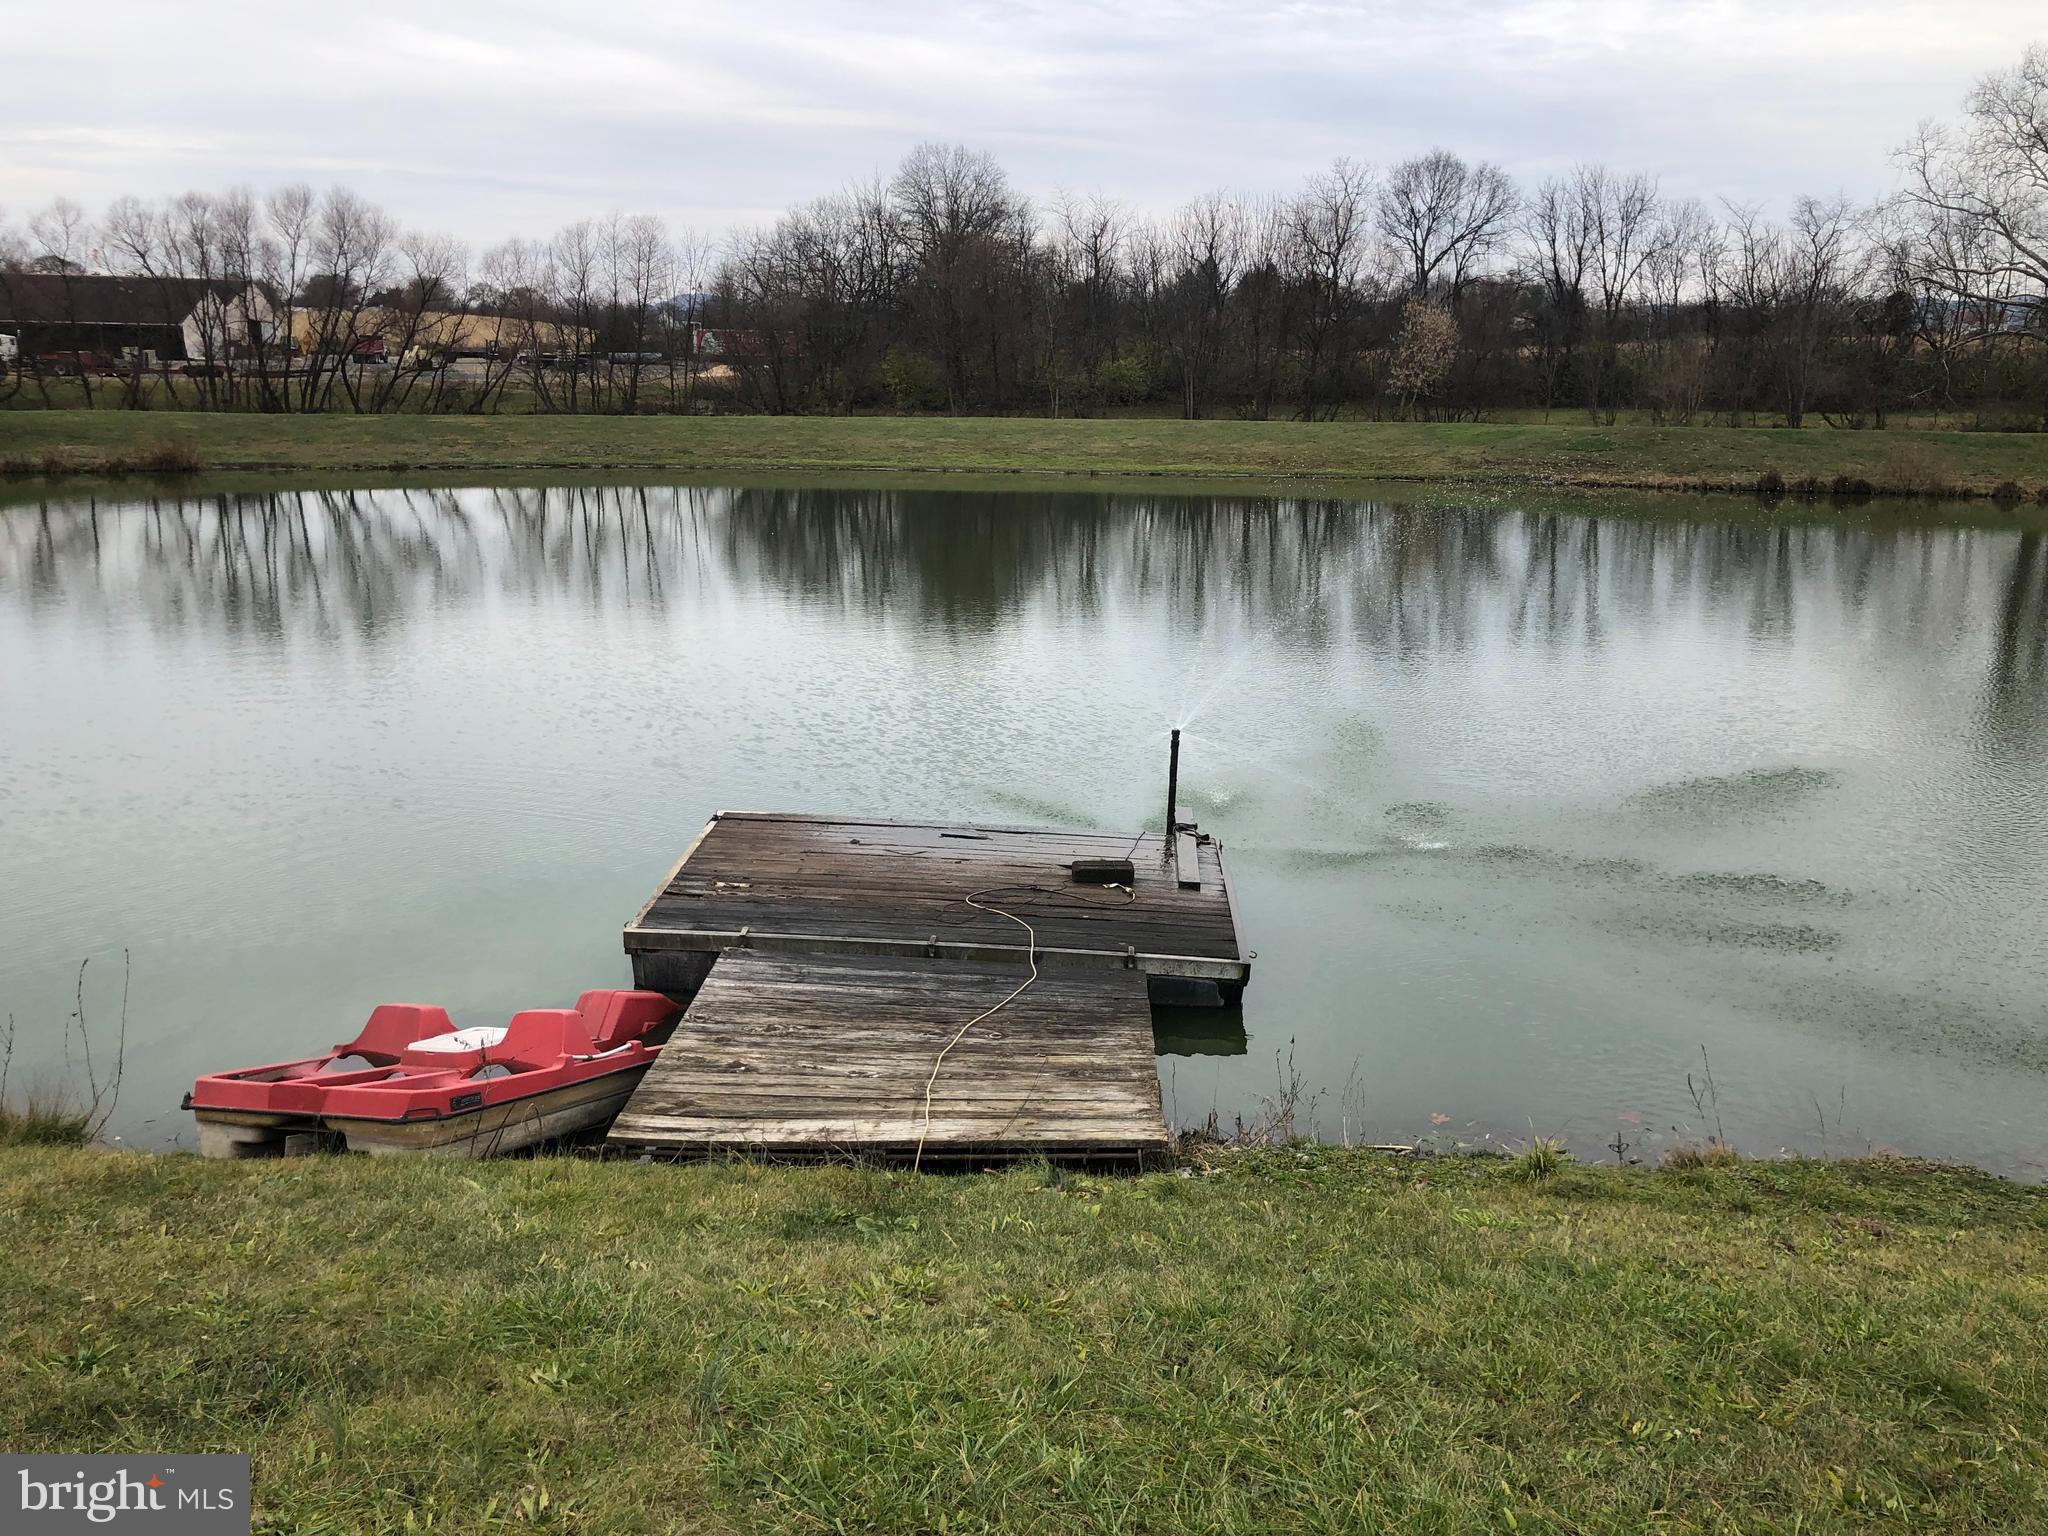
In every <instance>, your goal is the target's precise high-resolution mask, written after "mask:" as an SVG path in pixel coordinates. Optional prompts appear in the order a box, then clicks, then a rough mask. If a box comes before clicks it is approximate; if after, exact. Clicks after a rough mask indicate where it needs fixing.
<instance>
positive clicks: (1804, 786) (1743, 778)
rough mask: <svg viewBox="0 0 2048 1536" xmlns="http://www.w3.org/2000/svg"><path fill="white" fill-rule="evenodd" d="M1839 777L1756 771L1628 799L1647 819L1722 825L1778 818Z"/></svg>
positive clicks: (1809, 771) (1656, 787) (1815, 771)
mask: <svg viewBox="0 0 2048 1536" xmlns="http://www.w3.org/2000/svg"><path fill="white" fill-rule="evenodd" d="M1834 783H1835V775H1834V774H1832V773H1830V772H1828V771H1827V770H1826V769H1824V768H1796V767H1795V768H1751V769H1748V770H1746V771H1745V772H1742V773H1723V774H1708V775H1704V776H1701V777H1698V778H1690V779H1679V780H1677V781H1675V782H1673V783H1670V784H1653V785H1651V786H1650V787H1649V788H1648V789H1644V790H1638V791H1637V792H1636V793H1635V794H1634V795H1632V796H1630V797H1629V804H1630V805H1631V806H1632V807H1634V808H1635V809H1636V810H1637V811H1640V812H1642V813H1644V814H1646V815H1649V816H1654V817H1658V818H1660V819H1665V820H1673V821H1722V820H1731V819H1734V818H1738V817H1742V818H1750V817H1757V816H1775V815H1782V814H1783V813H1785V812H1787V811H1789V810H1791V809H1793V808H1794V807H1795V806H1797V805H1798V804H1799V803H1800V802H1802V801H1804V800H1806V799H1808V798H1810V797H1812V796H1814V795H1818V794H1819V793H1821V792H1822V791H1823V790H1826V789H1829V788H1832V787H1833V785H1834Z"/></svg>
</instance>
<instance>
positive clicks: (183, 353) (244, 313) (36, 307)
mask: <svg viewBox="0 0 2048 1536" xmlns="http://www.w3.org/2000/svg"><path fill="white" fill-rule="evenodd" d="M276 324H277V309H276V305H275V303H274V301H273V300H272V298H271V296H270V294H269V292H268V290H266V289H265V288H264V287H263V286H262V285H261V284H260V283H250V282H240V281H233V280H216V279H205V278H185V277H166V278H157V277H103V276H98V275H92V274H71V273H58V272H0V334H5V335H8V336H12V337H14V338H15V343H16V348H17V349H18V351H19V352H20V355H21V357H22V358H23V359H24V360H26V359H28V358H31V357H44V358H53V359H62V360H67V361H68V360H72V359H77V358H92V359H100V360H112V359H116V358H120V357H123V356H135V355H145V356H144V360H145V361H148V360H151V359H153V360H154V361H157V362H207V363H218V362H225V361H228V360H229V359H232V358H236V357H242V356H246V355H247V354H248V353H250V352H252V351H254V350H255V349H256V348H258V347H260V346H261V345H263V344H264V343H265V342H267V341H271V340H273V339H274V338H275V328H276Z"/></svg>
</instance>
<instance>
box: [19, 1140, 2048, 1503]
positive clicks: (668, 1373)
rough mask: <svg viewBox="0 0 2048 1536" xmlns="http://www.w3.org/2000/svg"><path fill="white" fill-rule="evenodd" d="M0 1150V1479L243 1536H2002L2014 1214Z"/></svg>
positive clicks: (2038, 1426) (1894, 1191) (2035, 1356)
mask: <svg viewBox="0 0 2048 1536" xmlns="http://www.w3.org/2000/svg"><path fill="white" fill-rule="evenodd" d="M1215 1156H1216V1158H1218V1159H1220V1160H1221V1161H1220V1162H1219V1163H1218V1164H1217V1165H1216V1167H1217V1171H1203V1170H1200V1169H1196V1170H1190V1171H1189V1172H1187V1173H1162V1174H1157V1175H1151V1176H1147V1177H1143V1178H1137V1179H1118V1180H1096V1179H1083V1178H1077V1177H1063V1176H1060V1175H1056V1174H1054V1173H1052V1172H1049V1171H1047V1170H1044V1169H1036V1170H1033V1169H1026V1170H1021V1171H1017V1172H1012V1173H1009V1174H1005V1175H1000V1176H993V1175H992V1176H966V1177H943V1176H942V1177H929V1176H928V1177H923V1178H918V1177H912V1176H907V1175H901V1174H891V1173H886V1172H881V1171H875V1170H864V1169H823V1170H771V1169H764V1168H757V1167H751V1166H744V1165H729V1166H716V1167H695V1168H691V1167H664V1166H641V1165H634V1164H630V1163H594V1162H590V1161H584V1160H574V1159H566V1158H545V1159H539V1160H532V1161H514V1162H501V1163H494V1164H484V1165H477V1166H469V1165H455V1164H446V1163H435V1164H429V1163H404V1162H402V1163H389V1162H383V1161H376V1162H372V1161H369V1160H366V1159H342V1158H328V1159H310V1160H304V1161H292V1162H283V1163H269V1164H249V1163H240V1164H221V1163H206V1162H202V1161H199V1160H197V1159H194V1158H190V1157H151V1156H145V1155H139V1154H132V1153H120V1152H106V1151H77V1150H72V1151H51V1150H43V1149H27V1148H17V1149H13V1150H7V1151H0V1221H4V1223H5V1227H6V1230H7V1232H8V1234H9V1241H8V1242H7V1244H6V1245H5V1247H4V1249H0V1294H4V1295H5V1296H6V1297H7V1298H8V1301H7V1306H6V1308H5V1310H4V1312H0V1444H4V1445H6V1446H7V1447H8V1448H9V1449H11V1450H15V1451H43V1450H60V1449H61V1450H68V1451H87V1450H97V1449H117V1448H118V1449H127V1448H133V1449H175V1450H183V1451H197V1450H211V1449H220V1450H228V1449H242V1450H249V1451H252V1452H253V1453H254V1456H255V1493H256V1506H257V1516H258V1528H259V1529H261V1530H295V1531H297V1530H304V1531H316V1530H317V1531H335V1532H356V1531H384V1530H392V1531H396V1530H414V1529H420V1530H433V1531H451V1532H453V1531H484V1530H494V1529H500V1528H505V1527H511V1526H519V1525H533V1526H540V1527H550V1526H551V1527H556V1528H560V1529H564V1530H584V1531H592V1532H605V1533H611V1532H638V1531H671V1530H689V1531H697V1530H709V1531H789V1532H810V1531H841V1530H846V1531H862V1530H886V1531H898V1530H902V1531H961V1532H965V1531H980V1530H1016V1531H1028V1532H1034V1533H1037V1532H1049V1531H1060V1532H1068V1531H1087V1532H1126V1531H1128V1532H1137V1531H1180V1530H1199V1531H1205V1532H1211V1531H1214V1532H1260V1533H1265V1532H1275V1531H1294V1530H1303V1531H1331V1532H1336V1531H1345V1532H1350V1531H1372V1530H1383V1529H1397V1530H1402V1531H1415V1532H1425V1531H1430V1532H1433V1531H1506V1530H1518V1531H1525V1532H1526V1531H1545V1532H1592V1531H1614V1532H1622V1531H1627V1532H1636V1531H1650V1530H1655V1531H1715V1532H1723V1531H1725V1532H1734V1531H1743V1532H1761V1531H1786V1532H1790V1531H1801V1532H1826V1531H1867V1530H1871V1529H1879V1528H1887V1527H1897V1528H1900V1529H1907V1528H1910V1529H1914V1530H1938V1531H1963V1530H1982V1531H1990V1530H2000V1531H2012V1530H2023V1529H2030V1530H2040V1529H2048V1196H2044V1194H2043V1192H2041V1191H2038V1190H2027V1189H2021V1188H2018V1187H2015V1186H2012V1185H2009V1184H2003V1183H2000V1182H1998V1181H1996V1180H1993V1179H1990V1178H1987V1177H1983V1176H1979V1175H1973V1174H1966V1173H1960V1172H1952V1171H1945V1170H1937V1169H1929V1168H1918V1167H1906V1166H1902V1165H1892V1164H1879V1163H1859V1164H1832V1165H1830V1164H1817V1163H1763V1164H1747V1165H1742V1166H1739V1167H1735V1168H1713V1169H1700V1170H1695V1171H1690V1172H1672V1171H1663V1172H1656V1173H1651V1172H1645V1171H1641V1170H1629V1171H1621V1170H1612V1169H1610V1170H1605V1171H1599V1170H1589V1169H1578V1168H1573V1167H1570V1166H1567V1167H1566V1168H1565V1170H1564V1171H1563V1172H1561V1173H1559V1174H1557V1175H1556V1176H1554V1177H1551V1178H1548V1179H1545V1180H1537V1181H1531V1180H1529V1179H1527V1178H1526V1177H1524V1176H1522V1175H1520V1174H1518V1171H1517V1169H1516V1168H1515V1167H1514V1166H1513V1165H1512V1164H1508V1163H1505V1162H1487V1163H1483V1164H1482V1163H1479V1162H1473V1161H1463V1160H1458V1161H1451V1160H1445V1161H1425V1162H1415V1161H1400V1160H1396V1159H1393V1158H1388V1157H1381V1156H1377V1155H1370V1154H1357V1153H1345V1152H1340V1151H1334V1150H1329V1149H1304V1150H1299V1151H1297V1150H1293V1149H1289V1150H1284V1151H1277V1152H1264V1153H1235V1154H1222V1153H1218V1154H1215Z"/></svg>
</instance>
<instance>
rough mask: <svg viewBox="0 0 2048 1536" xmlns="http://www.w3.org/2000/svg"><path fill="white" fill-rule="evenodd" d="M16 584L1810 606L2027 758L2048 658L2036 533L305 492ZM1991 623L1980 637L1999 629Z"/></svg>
mask: <svg viewBox="0 0 2048 1536" xmlns="http://www.w3.org/2000/svg"><path fill="white" fill-rule="evenodd" d="M0 583H4V585H5V589H6V590H8V591H9V592H10V593H12V594H14V595H15V596H16V597H17V598H18V599H19V600H20V601H22V602H23V603H25V604H26V605H27V606H28V608H29V609H30V610H31V611H33V610H35V609H37V608H40V607H43V606H47V605H50V604H64V605H67V606H73V607H78V606H82V607H84V608H85V609H87V610H89V611H93V612H98V613H102V614H114V613H119V612H123V611H125V610H126V609H127V608H129V607H130V606H131V605H135V606H140V607H141V608H142V610H143V611H145V612H146V613H147V614H148V615H149V618H150V621H151V622H152V624H154V625H156V626H157V627H159V628H160V629H162V630H164V631H166V632H171V631H177V630H180V629H184V628H198V629H211V630H216V631H218V632H221V633H224V634H229V635H233V636H235V637H237V638H245V639H248V640H251V641H254V642H264V641H273V642H276V643H280V644H283V643H287V642H289V641H291V640H293V639H296V638H301V637H304V638H310V639H314V640H319V639H322V638H333V637H338V636H340V635H342V634H349V635H353V636H355V637H357V638H359V639H360V640H362V641H363V642H365V643H370V644H397V643H402V642H403V640H404V636H405V633H406V630H407V627H408V625H409V624H410V623H411V621H412V620H413V619H415V618H416V617H417V616H418V615H419V613H420V612H421V611H422V610H426V609H432V610H436V611H440V610H445V609H447V608H449V607H450V606H459V605H462V604H465V603H474V602H481V601H484V600H487V599H493V598H496V599H503V598H519V597H538V596H542V595H549V596H574V597H576V598H578V599H579V600H580V601H582V602H585V603H588V604H608V605H617V606H620V607H634V608H640V607H644V608H650V609H656V610H659V609H663V608H666V607H668V606H669V605H671V604H674V603H678V602H685V603H687V602H690V601H692V600H695V599H701V598H703V597H704V596H705V595H706V594H707V592H709V591H712V590H737V591H740V592H760V591H775V592H778V593H783V594H793V595H796V596H798V597H800V598H801V599H802V600H803V601H805V602H807V603H813V604H823V605H828V606H836V607H838V608H841V609H843V610H845V611H849V612H861V613H866V614H870V615H878V616H887V617H889V618H892V619H895V620H900V621H904V622H909V623H914V624H919V625H926V626H933V627H937V628H941V629H945V630H957V631H963V632H980V633H989V632H994V631H997V630H999V629H1001V628H1002V626H1003V625H1004V624H1005V623H1007V622H1009V621H1010V620H1012V619H1013V618H1014V617H1015V616H1016V615H1017V614H1018V613H1019V612H1020V611H1021V610H1022V609H1023V608H1025V607H1026V606H1027V605H1030V606H1043V607H1046V608H1048V609H1049V610H1050V611H1051V612H1053V613H1055V614H1057V615H1062V616H1071V617H1074V618H1076V619H1080V620H1086V619H1088V618H1090V617H1092V616H1095V615H1098V614H1100V613H1101V611H1102V609H1103V605H1104V604H1105V602H1106V601H1109V600H1110V599H1111V597H1112V595H1113V594H1118V593H1122V594H1130V593H1144V594H1148V595H1152V596H1156V597H1159V598H1163V599H1165V600H1167V601H1169V602H1170V603H1171V605H1172V607H1173V611H1174V613H1175V616H1176V619H1177V621H1179V622H1181V623H1183V624H1184V625H1185V626H1186V627H1188V628H1190V629H1200V628H1203V627H1204V626H1205V625H1206V624H1207V623H1208V622H1209V621H1211V620H1212V619H1213V618H1215V617H1216V616H1217V615H1219V614H1221V615H1227V616H1229V617H1230V618H1231V619H1232V620H1233V621H1234V623H1235V625H1236V626H1237V627H1238V628H1240V629H1242V630H1243V631H1244V632H1246V633H1249V634H1258V633H1262V632H1271V633H1276V634H1283V635H1284V636H1285V637H1286V639H1287V641H1288V643H1289V644H1290V645H1306V646H1327V645H1331V644H1334V643H1360V642H1362V643H1365V644H1367V645H1369V646H1372V647H1373V648H1374V649H1375V650H1376V651H1378V652H1379V653H1381V654H1383V655H1385V656H1386V657H1388V658H1390V659H1393V660H1395V661H1399V660H1400V659H1402V658H1412V657H1418V656H1429V657H1441V656H1442V655H1444V654H1446V653H1461V652H1470V651H1472V650H1473V649H1475V648H1476V647H1477V646H1479V645H1480V644H1481V643H1482V641H1483V639H1484V637H1485V636H1486V635H1487V634H1488V633H1490V632H1493V631H1495V630H1498V631H1499V632H1500V633H1501V634H1502V635H1503V636H1504V637H1505V638H1506V639H1508V640H1510V641H1512V642H1514V643H1517V644H1539V645H1546V646H1551V647H1572V648H1590V649H1598V648H1599V647H1601V646H1602V645H1604V644H1606V643H1607V642H1608V640H1609V638H1610V630H1611V625H1612V622H1613V619H1614V618H1615V617H1616V616H1617V615H1621V616H1626V617H1632V618H1635V619H1637V620H1641V619H1643V618H1645V617H1647V616H1651V615H1654V614H1656V613H1659V612H1670V611H1672V610H1674V609H1676V610H1680V611H1686V610H1691V611H1697V610H1699V609H1702V608H1708V607H1711V608H1713V609H1714V610H1716V611H1719V612H1722V613H1725V614H1739V615H1740V617H1741V620H1742V623H1743V625H1744V628H1745V630H1746V632H1747V634H1748V635H1749V636H1750V637H1751V638H1752V639H1754V640H1755V641H1757V642H1758V643H1762V644H1769V643H1773V642H1783V641H1787V640H1789V639H1790V638H1791V637H1792V636H1793V635H1794V634H1795V632H1796V631H1797V629H1798V627H1799V625H1800V621H1801V613H1800V605H1801V604H1802V603H1807V604H1816V603H1817V604H1822V605H1825V607H1826V608H1827V609H1828V610H1829V623H1830V624H1834V623H1837V622H1839V621H1842V620H1848V621H1850V622H1851V623H1854V622H1855V621H1858V620H1860V619H1862V618H1864V617H1865V616H1866V615H1871V614H1874V613H1876V614H1881V615H1882V623H1881V626H1877V627H1875V628H1874V629H1873V632H1872V635H1871V637H1870V638H1873V639H1877V640H1879V641H1880V643H1882V644H1884V645H1885V646H1887V647H1889V648H1895V649H1898V650H1902V651H1910V650H1914V649H1917V648H1919V647H1921V646H1923V645H1928V644H1943V645H1946V644H1949V643H1952V642H1954V641H1955V640H1956V639H1958V638H1959V637H1962V636H1966V635H1968V634H1969V633H1971V632H1972V631H1978V632H1981V633H1983V634H1984V635H1986V636H1987V637H1988V638H1989V639H1990V640H1991V644H1990V645H1989V646H1988V648H1987V655H1986V667H1985V694H1986V719H1987V723H1989V724H1991V725H1992V726H1993V727H1994V728H1995V729H1997V730H1998V731H1999V732H2001V733H2002V734H2004V735H2005V736H2007V737H2008V738H2009V739H2010V740H2011V741H2012V742H2013V743H2014V744H2015V745H2017V744H2018V743H2019V742H2020V741H2022V740H2024V739H2030V738H2032V737H2034V736H2037V735H2038V733H2039V726H2040V719H2039V711H2038V709H2035V708H2032V707H2030V706H2031V703H2032V701H2033V700H2034V696H2035V693H2036V691H2037V689H2038V684H2039V681H2040V670H2041V666H2042V658H2043V653H2044V648H2048V599H2044V596H2043V593H2044V587H2048V566H2044V560H2043V554H2042V534H2041V533H2040V532H2039V531H2038V530H2027V531H2004V530H1986V529H1956V528H1946V527H1932V526H1921V525H1914V524H1911V523H1896V524H1891V525H1886V524H1883V523H1872V522H1861V523H1848V524H1842V525H1828V524H1806V525H1793V524H1776V525H1774V524H1772V523H1769V522H1767V521H1744V522H1727V521H1709V520H1701V521H1689V520H1685V519H1674V518H1652V517H1626V518H1618V519H1610V520H1598V519H1594V518H1589V517H1585V516H1567V515H1561V514H1534V513H1518V512H1514V511H1502V510H1498V509H1493V508H1468V509H1450V510H1445V509H1427V510H1418V509H1415V508H1410V507H1402V506H1394V505H1381V504H1375V503H1371V502H1363V503H1361V502H1354V501H1341V500H1312V499H1310V500H1303V499H1274V498H1267V497H1227V496H1225V497H1210V496H1200V497H1195V496H1171V495H1162V496H1136V495H1119V496H1109V497H1095V496H1086V495H1074V494H1062V493H1033V492H1029V491H1021V492H986V493H966V494H963V493H959V492H916V491H907V492H906V491H882V490H874V491H836V490H823V489H794V490H774V489H739V490H728V489H714V488H701V487H681V488H648V487H578V488H566V489H490V490H470V491H455V490H398V491H360V490H333V491H322V490H315V491H292V492H277V493H271V494H265V495H220V496H213V497H206V498H176V499H172V498H160V499H151V500H146V501H142V502H113V503H109V502H102V501H98V500H93V499H87V500H84V501H56V502H46V503H43V504H42V505H39V506H33V507H24V508H19V509H16V510H14V511H13V512H11V513H9V514H7V515H5V516H4V517H0ZM1987 618H1988V620H1989V622H1988V623H1985V624H1981V625H1980V624H1979V623H1978V622H1977V621H1979V620H1981V619H1987Z"/></svg>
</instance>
